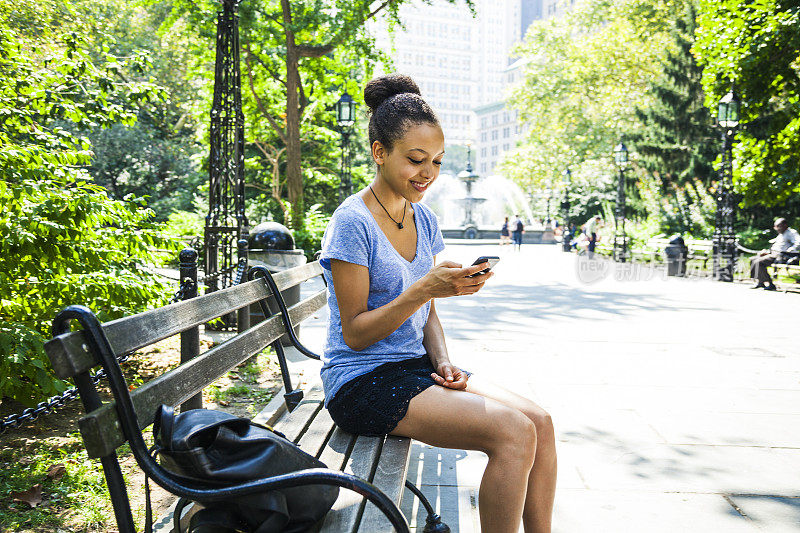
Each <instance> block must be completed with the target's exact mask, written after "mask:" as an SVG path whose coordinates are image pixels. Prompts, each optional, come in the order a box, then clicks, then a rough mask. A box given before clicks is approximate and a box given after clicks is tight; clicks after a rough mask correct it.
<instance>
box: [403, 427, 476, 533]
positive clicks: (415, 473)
mask: <svg viewBox="0 0 800 533" xmlns="http://www.w3.org/2000/svg"><path fill="white" fill-rule="evenodd" d="M466 457H467V453H466V452H465V451H464V450H451V449H444V448H433V447H430V446H427V445H425V444H420V443H417V442H414V443H413V444H412V446H411V458H410V459H409V465H408V476H407V478H406V479H408V480H409V481H411V482H412V483H414V484H415V485H417V487H419V489H420V490H421V491H422V493H423V494H424V495H425V496H426V497H427V498H428V500H429V501H430V503H431V505H433V507H434V509H436V511H437V512H438V513H439V514H440V515H441V516H442V521H443V522H444V523H446V524H447V525H448V526H450V530H451V531H453V532H457V531H459V530H460V523H459V520H460V518H461V516H462V514H463V513H468V512H469V511H470V510H469V509H459V493H458V489H459V487H458V484H459V480H458V479H457V474H456V472H457V470H456V463H457V462H458V461H460V460H462V459H465V458H466ZM461 483H462V487H463V481H462V482H461ZM400 509H401V511H402V512H403V515H404V516H405V517H406V520H408V523H409V525H410V526H411V527H412V528H415V527H416V528H418V529H417V530H418V531H422V529H423V528H424V527H425V518H426V517H427V513H426V512H425V508H424V507H423V506H422V504H421V503H420V502H419V500H418V499H417V498H416V497H414V495H413V494H412V493H411V492H410V491H409V490H408V489H405V491H404V493H403V499H402V501H401V504H400Z"/></svg>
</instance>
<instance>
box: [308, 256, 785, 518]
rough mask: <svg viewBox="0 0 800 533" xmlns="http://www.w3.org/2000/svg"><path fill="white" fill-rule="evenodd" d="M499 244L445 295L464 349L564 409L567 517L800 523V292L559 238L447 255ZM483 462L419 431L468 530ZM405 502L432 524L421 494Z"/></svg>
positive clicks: (557, 414)
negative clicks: (589, 255)
mask: <svg viewBox="0 0 800 533" xmlns="http://www.w3.org/2000/svg"><path fill="white" fill-rule="evenodd" d="M484 254H486V255H489V254H495V255H501V256H502V260H501V262H500V264H499V265H498V266H497V268H496V273H497V275H496V276H495V277H494V278H493V279H492V280H491V281H490V283H489V284H488V285H487V286H486V287H485V288H484V290H483V291H481V292H480V293H479V294H478V295H476V296H471V297H460V298H449V299H444V300H440V301H437V308H438V310H439V315H440V317H441V319H442V323H443V324H444V328H445V332H446V334H447V338H448V347H449V351H450V354H451V359H452V360H453V361H454V362H456V364H461V365H463V366H464V367H465V368H468V369H470V370H472V371H474V372H479V373H481V374H484V375H486V376H489V377H491V378H492V379H494V380H496V381H497V382H499V383H502V384H504V385H506V386H507V387H509V388H511V389H512V390H515V391H517V392H519V393H521V394H524V395H527V396H529V397H530V398H532V399H534V400H535V401H537V402H538V403H539V404H540V405H542V406H543V407H545V408H546V409H548V410H549V411H550V413H551V414H552V415H553V418H554V420H555V423H556V431H557V435H558V453H559V481H558V492H557V495H556V510H555V519H554V531H555V532H564V533H578V532H587V533H588V532H592V533H598V532H628V531H631V532H647V533H652V532H670V533H673V532H694V531H697V532H701V531H702V532H725V533H729V532H730V533H736V532H752V531H768V532H774V533H779V532H800V353H799V352H800V350H798V347H800V334H799V333H800V328H798V326H797V319H798V309H800V297H798V295H796V294H782V293H767V292H764V291H752V290H748V289H747V288H746V287H745V286H743V285H732V284H724V283H717V282H711V281H707V280H685V279H676V278H669V279H665V278H664V277H663V276H662V275H661V274H660V273H655V274H654V273H653V272H652V271H649V270H647V269H644V270H633V271H630V270H628V271H620V272H614V270H613V265H610V264H605V263H600V264H589V263H579V262H577V258H576V256H575V255H573V254H564V253H562V252H560V251H559V249H557V248H556V247H555V246H552V245H550V246H548V245H525V246H523V248H522V251H521V252H512V251H511V250H509V249H507V248H504V249H502V251H500V248H499V247H498V246H494V245H486V244H482V245H478V246H475V245H472V246H470V245H462V244H452V243H451V244H448V247H447V249H446V250H445V252H443V253H442V254H441V258H442V259H452V260H455V261H459V262H462V263H465V264H467V263H471V262H472V260H473V259H474V258H476V257H478V256H479V255H484ZM323 320H324V316H322V315H320V316H319V318H318V320H316V321H314V323H312V324H311V325H310V326H308V327H306V326H304V328H305V329H306V332H305V333H304V336H305V335H309V336H310V337H311V338H316V339H319V335H320V334H321V332H322V327H323V325H322V322H323ZM485 464H486V457H485V455H483V454H481V453H479V452H471V451H470V452H467V451H463V450H444V449H439V448H432V447H429V446H426V445H424V444H415V445H414V450H413V453H412V458H411V465H410V471H409V479H411V480H412V481H414V482H416V483H420V484H421V485H422V488H423V490H424V491H425V492H426V493H427V494H428V495H430V496H433V497H434V498H435V499H436V501H437V505H438V507H439V509H440V512H441V514H442V515H443V516H444V518H445V521H446V522H447V523H448V524H449V525H450V526H451V529H452V531H453V532H454V533H455V532H461V533H468V532H478V531H480V528H479V526H478V515H477V507H476V505H477V495H478V485H479V483H480V478H481V474H482V471H483V468H484V466H485ZM402 507H403V511H404V513H405V514H406V516H407V517H408V518H409V520H410V521H411V522H412V524H414V525H416V527H417V530H418V531H420V532H421V531H422V527H423V526H424V513H421V512H420V513H418V512H417V511H418V510H417V504H416V502H415V501H414V500H413V499H412V498H410V497H408V495H406V497H404V500H403V505H402Z"/></svg>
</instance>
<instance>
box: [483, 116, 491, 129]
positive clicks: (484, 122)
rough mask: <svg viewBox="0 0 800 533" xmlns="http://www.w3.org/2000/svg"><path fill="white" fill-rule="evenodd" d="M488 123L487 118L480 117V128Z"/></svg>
mask: <svg viewBox="0 0 800 533" xmlns="http://www.w3.org/2000/svg"><path fill="white" fill-rule="evenodd" d="M488 125H489V120H488V119H487V118H486V117H481V128H485V127H486V126H488Z"/></svg>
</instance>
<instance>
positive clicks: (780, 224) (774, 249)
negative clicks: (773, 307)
mask: <svg viewBox="0 0 800 533" xmlns="http://www.w3.org/2000/svg"><path fill="white" fill-rule="evenodd" d="M773 227H774V229H775V231H777V232H778V236H777V237H775V238H774V239H772V246H771V247H770V249H769V250H761V251H760V252H758V255H756V256H755V257H753V258H752V259H751V260H750V277H751V278H753V279H754V280H755V284H753V287H752V288H753V289H760V288H762V287H763V288H764V289H766V290H768V291H774V290H775V284H774V283H772V276H770V275H769V272H768V271H767V267H768V266H770V265H772V264H775V263H789V262H790V261H792V260H793V259H795V258H797V257H798V252H800V234H798V233H797V230H794V229H792V228H790V227H789V223H788V222H786V219H785V218H777V219H775V225H774V226H773Z"/></svg>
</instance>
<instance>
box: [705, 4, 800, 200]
mask: <svg viewBox="0 0 800 533" xmlns="http://www.w3.org/2000/svg"><path fill="white" fill-rule="evenodd" d="M698 4H699V12H698V13H699V16H698V28H697V42H696V43H695V46H694V52H695V54H696V55H697V57H698V61H699V63H700V64H701V65H702V66H703V67H704V70H703V86H704V88H705V92H706V105H707V106H708V107H709V109H712V110H714V113H715V114H716V107H717V103H718V102H719V100H720V98H721V97H722V96H723V95H724V94H725V93H727V92H728V90H729V89H730V85H731V82H733V83H735V85H736V90H737V91H738V92H739V94H740V96H741V97H742V102H743V105H742V123H743V124H742V126H743V127H742V128H741V129H740V131H739V133H738V134H737V144H736V145H735V147H734V160H735V164H734V180H735V183H736V186H737V188H738V189H739V190H740V191H741V192H742V194H743V203H744V205H746V206H760V205H764V206H780V205H782V204H785V203H786V202H787V201H789V200H791V199H792V197H796V195H797V193H798V192H800V63H798V60H797V58H798V57H799V56H800V5H799V4H798V2H797V1H796V0H753V1H750V2H741V1H739V0H699V2H698Z"/></svg>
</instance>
